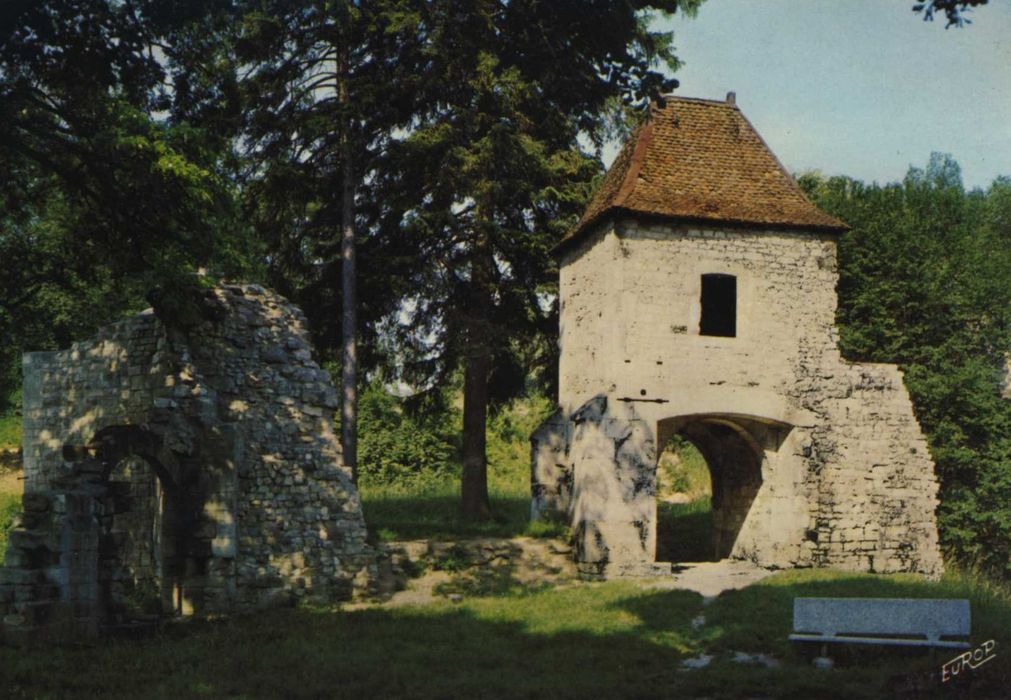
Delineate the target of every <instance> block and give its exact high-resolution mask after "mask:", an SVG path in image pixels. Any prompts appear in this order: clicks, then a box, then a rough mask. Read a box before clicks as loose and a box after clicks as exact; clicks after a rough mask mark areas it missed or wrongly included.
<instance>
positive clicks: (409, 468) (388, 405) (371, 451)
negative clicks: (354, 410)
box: [358, 381, 459, 490]
mask: <svg viewBox="0 0 1011 700" xmlns="http://www.w3.org/2000/svg"><path fill="white" fill-rule="evenodd" d="M358 410H359V414H358V427H359V432H360V437H359V445H358V464H359V467H358V469H359V480H360V482H361V485H362V487H363V488H367V487H370V486H378V485H390V484H397V485H398V486H399V487H401V488H404V489H407V490H411V489H416V488H418V487H423V486H424V485H425V484H430V483H439V482H442V481H445V480H448V479H450V478H452V477H453V476H455V475H456V474H457V473H458V472H459V468H458V466H457V464H458V462H457V457H456V454H457V447H456V439H457V434H458V428H457V421H458V416H455V415H454V411H453V410H451V409H450V410H443V411H433V412H424V411H414V412H412V411H409V410H407V408H406V407H405V405H404V401H403V400H401V399H398V398H397V397H396V396H394V395H393V394H391V393H390V392H389V391H387V390H386V388H385V387H384V386H383V384H382V382H380V381H373V382H372V383H371V384H369V385H368V386H367V387H366V388H365V390H364V391H363V392H362V394H361V398H360V400H359V407H358Z"/></svg>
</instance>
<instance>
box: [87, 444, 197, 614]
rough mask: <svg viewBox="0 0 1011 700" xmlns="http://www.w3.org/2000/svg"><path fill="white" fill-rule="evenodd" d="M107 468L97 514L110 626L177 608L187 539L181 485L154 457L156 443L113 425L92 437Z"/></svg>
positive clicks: (102, 592) (101, 587)
mask: <svg viewBox="0 0 1011 700" xmlns="http://www.w3.org/2000/svg"><path fill="white" fill-rule="evenodd" d="M91 446H92V449H94V450H95V454H96V457H97V459H98V461H99V462H100V463H101V464H102V465H103V469H104V480H103V482H102V484H103V485H104V494H102V495H101V496H99V497H98V498H97V499H96V500H97V503H96V514H97V515H98V516H99V517H98V519H97V520H98V532H97V540H98V562H97V575H98V582H97V583H98V593H99V601H100V607H101V610H102V616H103V618H104V619H105V624H107V625H113V626H116V625H123V624H126V625H132V624H135V623H138V622H154V621H156V620H158V619H160V618H162V617H165V616H169V615H174V614H178V613H179V611H180V604H179V601H178V599H177V598H178V596H177V594H176V592H177V589H178V588H179V587H178V585H177V584H178V581H179V580H180V579H181V577H182V576H183V574H184V573H185V549H186V547H185V544H186V543H185V538H184V537H183V535H184V534H185V533H184V530H183V528H181V522H182V520H183V519H182V518H181V517H180V514H181V510H180V507H179V505H180V504H179V498H178V496H179V494H178V488H177V485H176V484H175V482H174V481H173V479H172V477H171V475H170V474H169V472H168V471H167V470H166V469H165V467H164V465H163V464H162V463H161V462H160V461H159V460H158V458H157V455H158V454H159V452H160V441H159V440H158V439H157V438H156V437H155V436H154V435H152V434H150V433H148V432H146V431H144V430H142V429H139V428H135V427H132V426H116V427H114V428H109V429H106V430H104V431H102V432H101V433H99V434H98V435H96V436H95V438H94V439H93V440H92V442H91Z"/></svg>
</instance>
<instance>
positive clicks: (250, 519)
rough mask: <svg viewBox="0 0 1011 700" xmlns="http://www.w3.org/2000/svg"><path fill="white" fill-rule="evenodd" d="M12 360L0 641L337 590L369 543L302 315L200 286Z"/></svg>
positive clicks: (250, 292) (261, 299) (248, 292)
mask: <svg viewBox="0 0 1011 700" xmlns="http://www.w3.org/2000/svg"><path fill="white" fill-rule="evenodd" d="M201 304H202V314H201V315H200V316H199V317H198V318H197V320H196V321H194V322H192V323H191V324H190V325H188V326H187V327H186V328H185V329H180V328H176V329H174V330H170V329H168V328H166V326H165V325H164V324H163V323H162V322H161V321H160V320H159V319H158V318H157V317H156V316H155V314H153V313H151V312H145V313H142V314H139V315H137V316H134V317H132V318H129V319H127V320H125V321H122V322H120V323H116V324H114V325H111V326H108V327H106V328H104V329H102V330H101V331H100V332H99V334H98V335H97V336H96V337H95V338H94V339H92V340H90V341H87V342H81V343H76V344H74V345H73V346H72V347H71V348H70V349H68V350H65V351H62V352H45V353H29V354H26V355H25V357H24V439H23V442H24V446H25V448H24V467H25V475H26V483H25V495H24V499H23V505H24V513H23V514H22V515H21V517H20V522H19V523H18V524H17V526H16V527H15V529H14V530H13V531H11V533H10V538H9V546H8V549H7V552H6V556H5V559H4V563H5V564H6V566H5V567H4V568H3V569H0V619H2V620H3V627H2V633H3V635H4V636H5V637H8V638H16V637H30V636H32V635H33V634H35V633H38V632H50V633H51V632H54V631H57V630H58V632H57V633H58V634H63V633H66V634H71V635H81V634H95V633H97V632H99V631H101V630H102V629H104V628H108V627H110V626H111V627H115V626H118V625H129V624H134V623H136V621H137V620H140V619H145V618H146V619H150V618H151V617H158V616H164V615H185V614H190V613H200V614H204V613H215V612H230V611H236V610H243V609H251V608H256V607H261V606H266V605H273V604H278V603H284V602H290V601H293V600H295V599H297V598H299V597H311V598H319V599H326V600H332V599H339V598H343V597H348V596H349V595H350V594H351V593H352V589H353V588H354V587H356V586H359V585H363V584H365V583H366V582H367V581H368V580H371V578H372V576H371V575H372V574H373V573H375V567H376V557H375V553H374V552H373V551H372V550H371V549H370V548H369V546H368V545H367V544H366V542H365V534H366V532H365V523H364V521H363V519H362V512H361V506H360V503H359V499H358V495H357V492H356V490H355V488H354V486H353V484H352V483H351V479H350V474H349V473H348V471H347V470H346V469H345V468H344V467H343V466H342V462H341V458H340V448H339V445H338V443H337V441H336V439H335V436H334V433H333V428H332V420H333V412H334V408H335V407H336V406H337V393H336V390H335V389H334V387H333V385H332V384H331V381H330V377H329V375H328V373H327V372H326V371H324V370H322V369H320V367H319V366H318V365H317V364H316V362H315V361H314V360H313V359H312V353H311V348H310V344H309V341H308V337H307V333H306V326H305V317H304V316H303V314H302V312H301V311H300V310H299V309H297V308H296V307H294V306H292V305H291V304H289V303H288V302H286V301H285V300H284V299H282V298H281V297H279V296H277V295H276V294H274V293H272V292H269V291H267V290H265V289H263V288H262V287H259V286H256V285H241V286H240V285H225V286H221V287H217V288H214V289H209V290H207V291H206V293H205V294H204V297H203V298H202V300H201Z"/></svg>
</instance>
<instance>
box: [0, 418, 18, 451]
mask: <svg viewBox="0 0 1011 700" xmlns="http://www.w3.org/2000/svg"><path fill="white" fill-rule="evenodd" d="M20 446H21V416H19V415H17V414H15V413H14V412H13V411H12V412H10V413H5V414H3V415H0V450H3V449H9V448H16V447H20Z"/></svg>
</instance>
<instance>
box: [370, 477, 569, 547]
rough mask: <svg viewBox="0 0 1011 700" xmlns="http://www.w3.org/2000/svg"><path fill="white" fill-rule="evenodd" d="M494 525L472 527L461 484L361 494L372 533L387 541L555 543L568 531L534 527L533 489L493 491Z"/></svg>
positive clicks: (495, 487) (381, 488)
mask: <svg viewBox="0 0 1011 700" xmlns="http://www.w3.org/2000/svg"><path fill="white" fill-rule="evenodd" d="M489 496H490V498H491V507H492V513H493V516H494V517H493V519H492V520H491V521H488V522H471V521H468V520H465V519H463V518H462V517H461V515H460V484H459V482H458V481H455V480H454V481H430V482H427V483H425V484H422V485H420V486H416V487H414V488H402V487H397V486H392V485H371V486H370V485H368V484H363V485H362V488H361V497H362V510H363V511H364V513H365V521H366V523H367V524H368V527H369V531H370V532H372V533H374V534H375V535H376V536H377V537H379V538H380V539H382V540H410V539H421V538H432V539H453V538H457V537H514V536H516V535H531V536H535V537H553V536H558V535H562V534H563V533H564V530H565V528H564V527H563V526H561V525H559V524H555V523H531V522H530V520H529V518H530V492H529V486H527V487H526V489H523V490H521V489H520V488H519V487H518V486H517V485H509V484H501V483H499V484H496V483H494V482H492V483H491V484H490V485H489Z"/></svg>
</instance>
